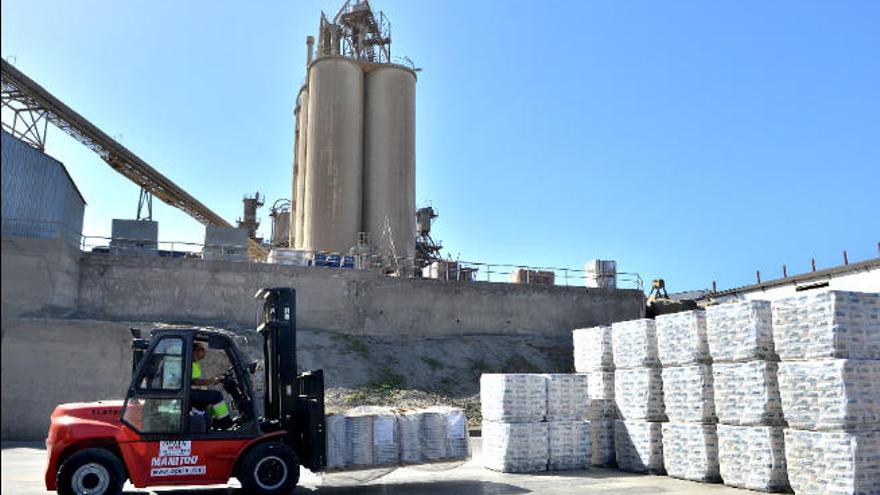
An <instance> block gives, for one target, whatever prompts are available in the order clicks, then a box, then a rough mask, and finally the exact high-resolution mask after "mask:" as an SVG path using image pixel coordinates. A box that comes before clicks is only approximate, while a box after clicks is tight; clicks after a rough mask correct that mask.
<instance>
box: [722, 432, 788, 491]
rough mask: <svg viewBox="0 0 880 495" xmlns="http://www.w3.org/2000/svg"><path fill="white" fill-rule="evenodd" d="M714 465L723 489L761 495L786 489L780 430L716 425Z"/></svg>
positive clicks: (786, 473)
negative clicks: (750, 491) (759, 493)
mask: <svg viewBox="0 0 880 495" xmlns="http://www.w3.org/2000/svg"><path fill="white" fill-rule="evenodd" d="M718 463H719V466H720V468H721V478H722V479H723V480H724V484H725V485H729V486H735V487H737V488H747V489H749V490H757V491H761V492H781V491H787V490H788V488H789V486H788V471H787V470H786V467H785V439H784V437H783V433H782V427H780V426H729V425H718Z"/></svg>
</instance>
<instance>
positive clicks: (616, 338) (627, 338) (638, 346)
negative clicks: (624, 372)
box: [611, 318, 660, 369]
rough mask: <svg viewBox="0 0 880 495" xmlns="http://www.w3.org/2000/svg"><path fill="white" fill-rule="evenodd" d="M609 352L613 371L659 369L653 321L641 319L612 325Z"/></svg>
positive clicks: (655, 331)
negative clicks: (642, 368)
mask: <svg viewBox="0 0 880 495" xmlns="http://www.w3.org/2000/svg"><path fill="white" fill-rule="evenodd" d="M611 352H612V354H613V355H614V368H615V369H628V368H639V367H643V366H644V367H659V366H660V360H659V359H658V357H657V330H656V328H655V327H654V320H651V319H648V318H642V319H640V320H631V321H622V322H618V323H613V324H612V325H611Z"/></svg>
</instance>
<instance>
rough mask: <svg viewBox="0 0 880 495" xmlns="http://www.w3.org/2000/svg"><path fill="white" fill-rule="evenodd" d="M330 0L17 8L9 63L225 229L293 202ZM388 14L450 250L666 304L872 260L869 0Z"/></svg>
mask: <svg viewBox="0 0 880 495" xmlns="http://www.w3.org/2000/svg"><path fill="white" fill-rule="evenodd" d="M340 4H341V1H321V2H316V1H297V2H290V1H278V2H245V3H241V2H223V1H218V2H205V1H203V2H197V1H193V2H171V1H153V2H146V1H133V2H112V1H106V2H97V1H84V2H66V1H34V0H29V1H23V0H4V1H3V3H2V55H3V57H4V58H8V57H10V56H11V57H13V59H12V61H13V62H14V63H15V64H16V66H17V67H18V68H19V69H21V70H23V71H24V72H25V73H27V74H28V75H30V76H31V77H32V78H34V79H35V80H36V81H38V82H39V83H41V84H43V85H44V86H45V87H46V88H47V89H49V90H50V91H51V92H53V93H54V94H55V95H56V96H58V97H60V98H61V99H62V100H63V101H65V102H66V103H67V104H69V105H70V106H72V107H73V108H74V109H76V110H77V111H79V112H80V113H82V114H83V115H84V116H86V117H87V118H88V119H90V120H91V121H92V122H93V123H95V124H97V125H98V126H99V127H101V128H102V129H103V130H104V131H105V132H107V133H108V134H110V135H112V136H115V137H117V138H119V140H120V141H121V142H122V143H123V144H124V145H125V146H127V147H129V148H130V149H131V150H133V151H134V152H135V153H137V154H138V155H139V156H141V157H142V158H144V159H145V160H146V161H147V162H148V163H150V164H152V165H153V166H154V167H156V168H157V169H159V170H160V171H162V172H163V173H165V174H166V175H167V176H169V177H170V178H172V180H174V181H176V182H177V183H178V184H179V185H181V186H183V187H184V188H185V189H187V190H188V191H189V192H190V193H191V194H193V195H194V196H195V197H197V198H199V199H200V200H201V201H202V202H204V203H205V204H207V205H208V206H209V207H211V208H212V209H214V210H215V211H217V212H218V213H220V214H221V215H222V216H224V217H225V218H226V219H228V220H230V221H233V220H235V219H236V218H237V217H238V216H240V215H241V197H242V195H243V194H245V193H248V192H253V191H257V190H259V191H260V192H261V193H264V194H265V195H266V196H267V197H268V198H269V199H270V201H271V200H274V199H276V198H282V197H290V194H291V192H290V182H291V173H292V172H291V160H292V156H291V155H292V148H293V143H292V136H293V119H292V110H293V106H294V99H295V95H296V91H297V89H298V87H299V85H300V84H301V82H302V80H303V77H304V75H305V45H304V38H305V36H306V35H309V34H315V31H316V28H317V24H318V18H319V12H320V10H321V9H324V10H325V11H327V12H328V13H330V12H335V10H336V9H337V8H338V7H339V5H340ZM373 5H374V7H375V8H379V9H382V10H384V11H385V13H386V14H387V15H388V17H389V18H390V19H391V22H392V37H393V47H392V49H393V52H394V53H395V54H397V55H407V56H409V57H410V58H412V59H413V60H414V61H415V62H416V64H417V65H418V66H420V67H422V68H423V69H424V70H423V71H422V72H421V73H420V78H419V82H418V86H417V131H416V134H417V149H416V153H417V158H416V160H417V198H418V200H419V202H420V203H423V202H426V201H429V200H430V201H432V202H433V204H434V205H435V207H436V208H437V209H438V210H439V212H440V215H441V217H440V218H439V222H438V223H437V225H436V230H435V234H436V236H435V237H436V238H439V239H441V240H442V241H443V242H444V244H445V246H446V247H447V248H449V249H448V250H449V253H450V254H452V255H453V256H456V257H460V258H461V259H465V260H472V261H491V262H497V263H520V264H531V265H543V266H547V265H552V266H567V267H581V266H582V265H583V263H584V261H586V260H587V259H590V258H596V257H600V258H611V259H616V260H618V263H619V269H620V270H623V271H634V272H639V273H641V274H642V276H643V277H644V278H645V279H646V280H648V281H650V279H652V278H655V277H664V278H665V279H666V280H667V285H668V287H669V288H670V290H673V291H675V290H687V289H697V288H706V287H708V286H710V284H711V282H712V280H716V281H717V282H718V286H719V288H726V287H732V286H738V285H743V284H748V283H751V282H753V281H754V277H755V270H761V271H762V274H763V278H764V279H769V278H775V277H776V276H779V275H780V273H781V265H782V264H783V263H785V264H787V265H788V268H789V273H797V272H803V271H807V270H809V267H810V259H811V258H812V257H815V258H816V262H817V265H818V266H819V267H820V268H822V267H829V266H834V265H838V264H840V263H841V261H842V254H841V253H842V251H843V250H844V249H847V250H848V251H849V256H850V260H851V261H852V260H862V259H867V258H873V257H876V256H877V249H878V247H877V243H878V241H880V215H878V202H880V201H878V198H880V194H878V184H880V29H877V25H878V24H880V2H875V1H871V0H863V1H842V2H827V1H810V0H798V1H778V2H763V1H742V2H703V1H670V2H653V1H629V2H619V1H603V2H599V1H584V2H575V1H570V2H525V1H505V2H465V1H448V2H429V1H423V0H417V1H413V0H408V1H400V0H397V1H393V0H375V1H374V2H373ZM47 151H48V152H49V153H50V154H52V155H53V156H55V157H56V158H58V159H60V160H62V161H63V162H65V164H66V165H67V166H68V169H69V170H70V172H71V174H72V175H73V177H74V179H75V180H76V182H77V184H78V185H79V187H80V189H81V190H82V192H83V194H84V195H85V197H86V200H87V201H88V203H89V206H88V207H87V210H86V222H85V231H86V234H91V235H109V231H110V219H111V218H120V217H121V218H133V217H134V215H135V212H136V207H137V197H138V189H137V187H136V186H134V185H133V184H131V183H130V182H128V181H127V180H126V179H124V178H122V177H121V176H119V175H117V174H116V173H114V172H111V171H110V169H109V167H107V166H106V165H105V164H104V162H102V161H101V160H100V159H99V158H97V156H95V155H94V154H92V152H91V151H89V150H87V149H86V148H84V147H83V146H81V145H79V144H78V143H76V142H74V141H72V140H70V139H69V138H67V137H66V136H64V135H63V134H61V133H59V132H55V133H52V134H51V135H50V136H49V144H48V147H47ZM262 213H263V224H264V228H263V229H262V230H263V232H264V233H266V234H268V225H269V220H268V218H267V217H266V214H268V208H265V209H264V210H263V211H262ZM154 217H155V218H156V219H157V220H158V221H159V234H160V239H161V240H169V241H170V240H179V241H193V242H200V241H201V240H202V238H203V233H204V231H203V228H202V226H201V225H200V224H198V223H196V222H195V221H193V220H191V219H190V218H189V217H187V216H186V215H184V214H183V213H181V212H179V211H177V210H175V209H173V208H171V207H168V206H166V205H164V204H161V203H159V202H158V201H157V202H156V205H155V207H154Z"/></svg>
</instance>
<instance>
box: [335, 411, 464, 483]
mask: <svg viewBox="0 0 880 495" xmlns="http://www.w3.org/2000/svg"><path fill="white" fill-rule="evenodd" d="M325 425H326V437H325V438H326V442H327V470H328V471H355V470H363V469H372V468H379V467H394V466H399V465H402V464H425V463H430V462H437V461H452V460H466V459H468V458H469V457H470V448H469V446H468V435H467V419H466V418H465V415H464V411H462V410H461V409H459V408H454V407H439V406H438V407H433V408H427V409H419V410H410V411H399V410H392V409H390V408H384V407H374V406H364V407H358V408H355V409H351V410H348V411H344V412H341V413H337V414H331V415H328V416H327V417H326V418H325Z"/></svg>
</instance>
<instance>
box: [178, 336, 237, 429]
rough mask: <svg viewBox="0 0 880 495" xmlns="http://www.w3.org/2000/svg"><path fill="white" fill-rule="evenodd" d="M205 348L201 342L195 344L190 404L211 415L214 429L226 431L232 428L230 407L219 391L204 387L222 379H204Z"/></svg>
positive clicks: (216, 377)
mask: <svg viewBox="0 0 880 495" xmlns="http://www.w3.org/2000/svg"><path fill="white" fill-rule="evenodd" d="M206 354H207V351H205V346H204V345H203V344H201V343H199V342H193V354H192V387H193V388H192V390H190V395H189V402H190V405H191V406H192V407H194V408H196V409H201V410H202V411H206V412H209V413H210V414H211V425H212V427H213V428H214V429H218V430H225V429H228V428H229V427H230V426H232V420H231V419H230V418H229V406H228V405H227V404H226V402H225V401H224V400H223V394H221V393H220V392H218V391H217V390H210V389H206V388H204V387H207V386H208V385H214V384H217V383H220V377H218V376H215V377H214V378H202V364H201V363H200V361H201V360H203V359H205V355H206ZM196 387H198V388H196Z"/></svg>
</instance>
